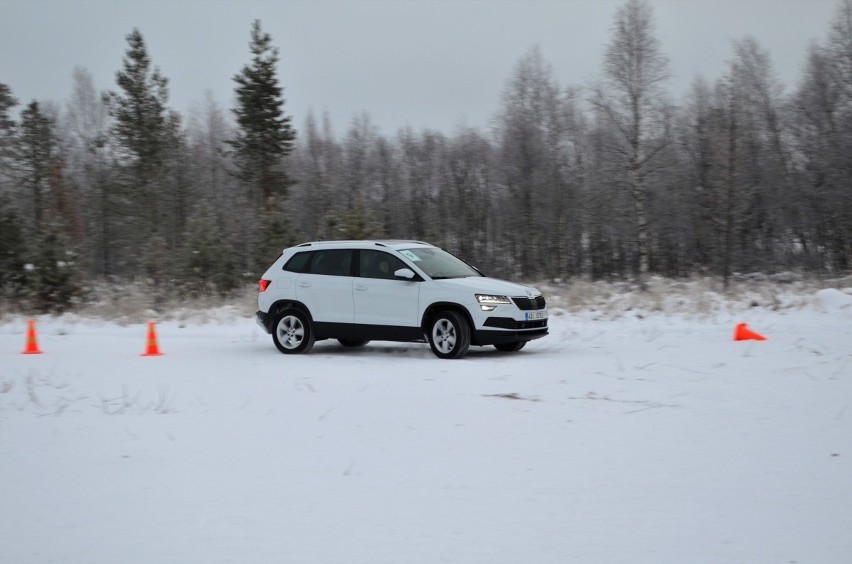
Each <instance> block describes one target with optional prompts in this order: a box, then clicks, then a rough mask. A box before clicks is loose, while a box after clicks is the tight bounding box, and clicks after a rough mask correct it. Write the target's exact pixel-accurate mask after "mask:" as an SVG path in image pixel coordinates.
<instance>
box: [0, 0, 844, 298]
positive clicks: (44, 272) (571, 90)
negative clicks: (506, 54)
mask: <svg viewBox="0 0 852 564" xmlns="http://www.w3.org/2000/svg"><path fill="white" fill-rule="evenodd" d="M250 39H251V41H250V52H249V53H248V54H247V63H246V65H245V66H244V67H243V68H242V69H241V70H239V72H237V73H236V74H235V75H234V77H233V78H234V88H235V90H234V92H235V102H234V107H233V108H227V109H223V108H222V107H221V106H219V105H218V103H217V102H216V100H214V99H212V98H210V97H208V99H207V100H206V102H205V105H204V108H203V111H200V112H198V113H197V114H195V115H192V116H191V118H190V119H187V118H186V117H185V116H182V115H180V114H179V113H177V112H175V111H173V110H172V109H170V108H169V105H168V79H167V77H164V76H162V75H161V74H160V71H159V70H158V68H157V67H156V65H155V64H154V62H153V61H151V60H150V58H149V55H148V51H147V46H146V44H145V41H144V38H143V36H142V33H141V32H140V30H138V29H134V30H133V31H132V32H131V33H130V34H129V35H128V36H127V50H126V52H125V54H124V58H123V65H122V67H121V68H120V69H118V70H117V71H116V75H115V78H116V80H115V85H114V86H113V87H112V88H111V89H109V90H107V91H103V92H99V91H98V90H97V89H96V88H95V86H94V84H93V82H92V79H91V76H90V75H89V73H88V72H87V71H86V70H85V69H84V68H82V67H80V68H78V69H77V70H76V71H75V73H74V76H73V91H72V95H71V97H70V99H69V100H67V101H66V102H65V103H63V104H58V103H46V102H41V101H36V100H33V101H30V102H25V103H20V102H19V101H18V100H17V99H16V98H15V97H14V90H13V85H7V84H2V83H0V245H2V252H0V288H2V294H3V297H4V298H5V299H6V300H7V301H11V302H13V303H22V304H26V305H27V306H31V307H33V308H36V309H42V310H51V309H57V308H59V309H61V308H65V307H69V306H71V305H73V303H74V302H75V300H79V299H81V296H82V295H83V294H82V293H83V292H84V291H85V288H86V287H87V284H89V283H91V282H93V281H101V280H106V281H111V282H113V281H114V282H131V281H136V282H140V281H141V282H144V283H145V284H146V285H147V286H148V287H149V288H150V290H151V291H152V292H155V293H161V294H171V295H177V294H180V295H182V293H201V292H210V291H215V292H227V291H229V290H230V289H233V288H236V287H238V286H241V285H243V284H244V283H246V282H247V281H254V280H255V279H256V278H257V276H258V275H259V274H260V273H262V272H263V270H264V269H265V268H266V266H267V265H268V264H270V263H271V262H272V261H273V260H274V258H275V257H276V256H277V254H278V253H279V252H280V250H281V249H283V248H284V247H286V246H288V245H291V244H293V243H296V242H302V241H305V240H316V239H329V238H334V239H341V238H345V239H350V238H353V239H357V238H368V237H370V238H372V237H376V238H406V239H409V238H410V239H420V240H425V241H429V242H432V243H435V244H437V245H440V246H442V247H444V248H446V249H447V250H450V251H451V252H454V253H456V254H458V255H459V256H461V257H462V258H464V259H465V260H467V261H468V262H471V263H472V264H475V265H477V266H478V267H480V269H482V270H484V271H486V272H488V273H489V274H492V275H498V276H510V277H513V278H523V279H543V278H550V279H553V278H569V277H586V278H590V279H600V278H631V279H637V280H640V281H641V280H644V278H645V277H646V276H648V275H650V274H659V275H664V276H669V277H681V276H689V275H693V274H704V275H713V276H719V277H721V278H722V279H723V280H724V281H725V283H726V284H727V283H728V281H729V280H731V278H732V276H733V275H734V274H735V273H738V272H741V273H746V272H766V273H769V272H777V271H787V270H797V271H803V272H804V271H807V272H813V273H826V272H828V273H831V272H839V271H846V270H849V269H850V267H852V0H840V1H839V2H838V4H837V8H836V11H835V15H834V18H833V20H832V21H831V22H830V25H829V27H828V29H827V30H826V35H825V37H824V39H823V40H821V41H819V42H816V43H814V44H812V45H811V46H810V48H809V49H808V52H807V53H803V61H804V63H803V70H802V75H801V77H800V79H799V82H798V84H797V85H795V86H794V87H793V88H792V89H791V90H790V92H789V93H785V91H784V89H783V88H782V85H781V84H780V82H779V81H778V79H777V78H776V77H775V75H774V72H773V69H772V63H771V57H770V53H768V52H766V51H765V50H764V49H763V48H762V47H761V46H760V45H759V44H758V43H757V42H756V41H755V40H754V39H753V38H751V37H744V38H742V39H741V40H738V41H735V42H734V43H733V44H732V45H730V46H726V45H719V46H708V48H711V47H718V48H719V49H722V48H729V49H730V54H729V56H728V60H729V62H728V65H727V70H726V72H725V74H724V75H723V76H719V77H711V78H707V77H697V78H696V79H695V81H694V83H693V84H692V87H691V90H690V92H689V94H688V95H686V96H685V97H684V99H683V100H680V101H678V103H675V100H673V99H672V97H671V96H670V95H669V92H668V90H667V88H668V79H669V65H668V59H667V57H666V54H665V53H663V52H662V50H661V47H660V43H659V40H658V38H657V37H656V35H655V28H654V20H653V12H652V8H651V7H650V5H649V4H648V3H647V2H646V1H644V0H627V1H626V2H625V3H624V4H623V5H622V6H621V7H619V8H618V9H617V11H616V13H615V14H614V16H613V26H612V31H611V36H610V37H609V41H608V43H607V44H606V47H605V48H604V51H603V53H602V57H601V67H600V78H599V80H598V81H597V82H595V83H593V84H584V85H562V84H559V82H558V81H557V80H556V79H555V78H554V76H553V72H552V70H551V67H550V65H549V63H548V62H547V61H546V60H544V58H543V56H542V54H541V52H540V51H539V49H537V48H532V49H531V50H530V51H529V52H527V53H526V54H524V55H523V56H522V57H521V58H520V59H519V60H518V61H517V63H516V65H515V67H514V70H513V72H512V74H511V75H510V76H509V77H507V79H506V82H505V86H504V90H503V92H502V98H501V100H500V103H499V107H498V108H496V109H495V116H494V120H493V126H492V127H491V128H489V129H488V130H479V129H475V128H462V129H459V130H458V131H456V132H454V133H452V134H447V133H444V132H440V131H433V130H420V131H414V130H412V129H410V128H404V129H400V130H399V131H398V132H396V134H394V135H393V136H390V137H388V136H384V135H381V134H379V133H378V130H377V128H376V127H375V126H374V125H373V124H372V122H371V119H370V116H369V114H367V113H364V114H361V115H359V116H356V117H355V118H354V119H353V120H352V121H351V123H350V124H349V125H348V128H347V129H346V130H345V131H344V133H343V134H342V135H338V134H336V133H335V131H334V128H333V126H332V124H331V123H330V120H329V119H328V117H327V116H314V115H309V116H307V118H306V120H305V121H304V124H302V125H301V127H300V128H299V129H298V131H297V129H296V127H295V125H294V124H293V123H292V118H291V116H289V115H288V114H287V109H286V103H285V97H284V94H283V85H282V81H281V79H280V78H279V76H278V74H277V73H278V68H277V63H278V61H279V53H278V50H277V48H276V47H275V46H274V43H273V39H272V38H271V37H270V35H269V34H268V33H266V32H264V31H263V29H262V27H261V23H260V22H255V23H254V24H253V26H252V27H251V30H250ZM292 87H294V88H297V87H298V85H292ZM46 94H47V93H46Z"/></svg>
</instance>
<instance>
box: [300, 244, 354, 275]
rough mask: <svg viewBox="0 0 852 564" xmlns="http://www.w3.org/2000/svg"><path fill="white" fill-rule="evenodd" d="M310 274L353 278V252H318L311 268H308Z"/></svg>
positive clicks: (343, 250)
mask: <svg viewBox="0 0 852 564" xmlns="http://www.w3.org/2000/svg"><path fill="white" fill-rule="evenodd" d="M308 273H309V274H324V275H326V276H351V273H352V251H351V250H349V249H334V250H331V249H330V250H327V251H316V252H315V253H314V257H313V260H312V261H311V264H310V266H308Z"/></svg>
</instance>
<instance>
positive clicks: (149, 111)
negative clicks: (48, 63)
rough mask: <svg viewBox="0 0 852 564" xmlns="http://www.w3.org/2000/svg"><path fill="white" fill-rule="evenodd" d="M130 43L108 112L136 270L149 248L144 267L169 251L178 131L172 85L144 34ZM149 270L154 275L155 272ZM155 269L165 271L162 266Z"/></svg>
mask: <svg viewBox="0 0 852 564" xmlns="http://www.w3.org/2000/svg"><path fill="white" fill-rule="evenodd" d="M127 42H128V45H129V47H128V49H127V52H126V54H125V57H124V66H123V68H122V70H120V71H118V72H117V73H116V82H117V84H118V86H119V87H120V88H121V92H122V93H121V94H119V93H116V92H112V93H111V104H110V113H111V115H112V117H113V118H114V120H115V121H114V125H113V128H112V140H113V143H114V145H115V147H116V153H117V154H118V156H119V164H120V173H119V174H120V184H121V186H120V189H121V192H122V196H123V198H122V200H123V201H124V203H125V206H124V207H125V209H124V213H125V215H126V221H125V222H124V225H123V226H124V239H125V241H124V242H125V245H126V247H125V249H124V251H125V252H126V257H127V262H130V263H131V267H132V266H134V265H133V264H132V263H134V262H135V260H136V259H135V257H137V256H138V253H139V250H140V249H142V248H149V249H150V253H149V254H150V255H151V256H149V257H147V258H145V259H144V260H143V262H145V263H148V266H149V267H150V263H151V261H153V260H156V257H158V256H161V255H162V254H163V253H164V252H165V251H166V247H167V246H168V241H165V239H164V237H163V233H162V231H163V230H164V229H163V226H162V224H163V223H164V221H165V220H164V218H166V220H167V219H169V213H170V212H171V211H172V209H171V207H170V206H169V205H167V204H168V203H170V200H171V194H170V193H169V188H170V185H169V182H168V181H167V173H168V169H167V166H166V165H167V163H168V151H169V149H170V148H172V147H173V143H174V135H173V134H174V131H175V129H176V128H175V126H174V123H173V119H172V117H171V116H170V115H169V113H168V111H167V108H166V103H167V101H168V89H167V85H168V80H167V79H166V78H164V77H163V76H162V75H161V74H160V71H159V69H158V68H156V67H154V68H152V67H151V60H150V58H149V57H148V52H147V49H146V47H145V40H144V39H143V37H142V34H141V33H140V32H139V30H137V29H134V30H133V32H132V33H130V34H129V35H128V36H127ZM155 237H159V239H160V240H159V241H157V242H156V244H155V243H154V242H152V239H153V238H155ZM160 247H163V249H160ZM155 249H156V250H155ZM155 255H156V256H155ZM135 266H138V264H137V265H135ZM147 270H148V272H147V274H148V275H150V274H151V268H147ZM154 270H155V271H156V272H161V271H163V268H162V265H160V266H159V267H157V268H155V269H154ZM137 273H138V272H137Z"/></svg>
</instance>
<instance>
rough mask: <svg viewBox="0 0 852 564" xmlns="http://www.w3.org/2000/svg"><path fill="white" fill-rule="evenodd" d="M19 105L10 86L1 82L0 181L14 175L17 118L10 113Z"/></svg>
mask: <svg viewBox="0 0 852 564" xmlns="http://www.w3.org/2000/svg"><path fill="white" fill-rule="evenodd" d="M17 105H18V101H17V100H16V99H15V98H14V97H13V96H12V91H11V90H10V89H9V87H8V86H6V85H5V84H3V83H0V182H3V181H4V180H7V179H9V178H10V177H11V175H12V162H11V161H12V147H13V146H14V137H15V120H13V119H12V117H11V115H9V110H11V109H12V108H14V107H15V106H17ZM0 188H2V184H0Z"/></svg>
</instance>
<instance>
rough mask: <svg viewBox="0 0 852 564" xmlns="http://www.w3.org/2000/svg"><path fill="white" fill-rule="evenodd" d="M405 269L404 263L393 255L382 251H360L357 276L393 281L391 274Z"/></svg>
mask: <svg viewBox="0 0 852 564" xmlns="http://www.w3.org/2000/svg"><path fill="white" fill-rule="evenodd" d="M400 268H407V267H406V265H405V263H404V262H402V261H401V260H399V259H398V258H396V257H395V256H393V255H389V254H388V253H384V252H382V251H372V250H362V251H361V257H360V261H359V270H358V275H359V276H360V277H361V278H380V279H384V280H393V279H395V277H394V275H393V273H394V272H396V271H397V270H399V269H400Z"/></svg>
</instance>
